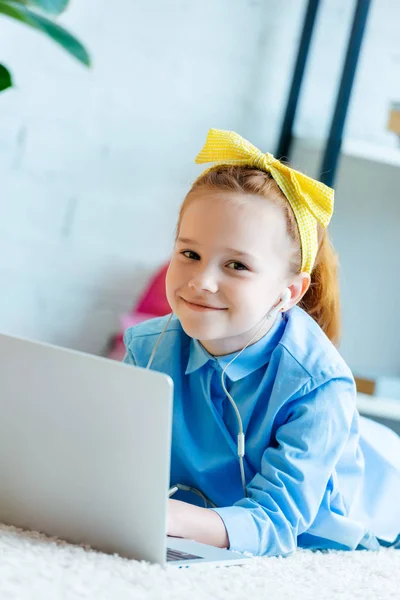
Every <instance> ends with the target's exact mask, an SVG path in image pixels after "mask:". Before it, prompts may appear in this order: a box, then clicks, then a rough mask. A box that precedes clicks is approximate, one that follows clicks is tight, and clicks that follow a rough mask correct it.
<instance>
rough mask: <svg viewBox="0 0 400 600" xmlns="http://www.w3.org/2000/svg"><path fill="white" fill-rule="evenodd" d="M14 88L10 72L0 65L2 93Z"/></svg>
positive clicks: (0, 90)
mask: <svg viewBox="0 0 400 600" xmlns="http://www.w3.org/2000/svg"><path fill="white" fill-rule="evenodd" d="M11 86H12V79H11V75H10V73H9V71H8V70H7V69H6V68H5V66H4V65H0V92H2V91H3V90H6V89H7V88H9V87H11Z"/></svg>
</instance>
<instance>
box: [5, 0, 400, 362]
mask: <svg viewBox="0 0 400 600" xmlns="http://www.w3.org/2000/svg"><path fill="white" fill-rule="evenodd" d="M305 6H306V0H301V1H300V0H282V1H281V2H273V1H272V0H234V1H232V0H202V2H191V1H190V0H169V1H168V2H161V1H160V0H156V1H155V2H151V3H145V2H139V1H137V0H120V1H119V2H118V3H117V4H115V3H114V4H112V3H110V2H106V1H105V0H75V1H74V2H73V3H72V5H71V7H70V9H69V10H68V11H67V13H66V14H65V15H63V17H62V19H61V21H62V23H63V24H65V25H66V26H67V27H68V28H70V29H71V30H72V31H73V32H75V33H76V34H77V35H78V36H79V37H80V38H81V39H82V40H83V41H85V43H86V44H87V46H88V48H89V49H90V50H91V52H92V55H93V60H94V67H93V69H92V70H91V71H86V70H85V69H84V68H83V67H81V66H80V65H79V64H77V63H76V62H74V61H73V60H72V59H71V58H70V57H69V56H67V55H66V54H65V53H64V52H63V51H62V50H60V49H59V48H58V47H56V46H55V45H54V44H53V43H52V42H50V41H48V40H47V39H45V38H44V37H42V36H40V35H39V34H38V33H36V32H33V31H31V30H29V29H28V28H26V27H24V26H23V25H19V24H16V23H13V22H12V21H10V20H7V19H6V18H2V19H0V60H1V61H2V62H4V63H5V64H7V65H8V66H9V67H10V68H11V70H12V72H13V74H14V79H15V83H16V87H15V89H13V90H10V91H8V92H6V93H4V94H2V95H0V177H1V191H0V285H1V294H0V330H2V331H8V332H11V333H15V334H19V335H26V336H29V337H34V338H37V339H41V340H46V341H50V342H53V343H57V344H62V345H68V346H71V347H75V348H80V349H84V350H88V351H90V352H100V351H101V349H102V347H103V345H104V343H105V341H106V339H107V337H108V335H109V334H110V333H111V332H113V331H114V330H115V329H116V328H117V326H118V315H119V314H120V313H121V312H122V311H124V310H126V309H127V308H128V307H129V306H130V305H131V304H132V302H133V299H134V298H135V297H136V295H137V293H138V291H139V289H140V287H141V285H142V284H143V281H144V280H145V278H146V276H147V274H148V273H149V272H150V271H151V269H153V268H154V267H155V266H156V265H157V264H159V263H160V262H162V261H163V260H165V259H166V257H167V256H168V252H169V249H170V246H171V243H172V237H173V229H174V226H175V220H176V215H177V210H178V207H179V204H180V202H181V200H182V198H183V196H184V194H185V191H186V190H187V187H188V185H189V183H190V181H191V180H192V179H193V178H194V177H195V176H196V174H197V173H198V167H195V166H194V164H193V159H194V156H195V155H196V153H197V152H198V150H199V149H200V147H201V145H202V143H203V141H204V138H205V135H206V132H207V129H208V128H209V127H212V126H213V127H220V128H226V129H230V128H231V129H235V130H237V131H239V132H241V133H242V134H243V135H245V136H248V137H249V138H250V139H251V140H252V141H253V142H254V143H255V144H258V145H260V146H261V147H262V148H264V149H265V150H267V149H269V150H272V151H273V150H274V148H275V145H276V141H277V136H278V134H279V127H280V121H281V119H282V110H283V107H284V105H285V102H286V94H287V89H288V86H289V84H290V77H291V73H292V66H293V60H294V57H295V53H296V51H297V41H298V36H299V35H300V29H301V24H302V19H303V14H304V9H305ZM352 6H353V2H350V1H349V0H325V2H323V3H322V9H321V12H320V16H319V19H318V30H317V35H316V38H315V41H314V44H313V47H312V52H313V55H312V57H311V60H310V64H309V69H308V71H307V77H306V81H305V87H304V94H303V98H302V102H301V106H300V113H299V119H298V122H297V123H296V132H297V133H298V134H299V135H305V134H306V135H307V136H309V137H314V138H321V137H323V136H324V135H325V133H326V130H327V127H328V125H329V119H330V112H331V108H332V102H333V101H334V97H335V93H336V88H337V76H338V73H339V70H340V68H341V61H342V60H343V53H344V44H345V42H346V38H347V34H348V29H349V24H350V20H351V16H352ZM399 18H400V5H399V3H398V2H397V0H376V1H375V2H373V7H372V12H371V15H370V22H369V27H368V32H367V38H366V43H365V46H364V51H363V55H362V61H361V65H360V71H359V74H358V78H357V86H356V89H355V93H354V100H353V102H352V105H351V110H350V118H349V122H348V128H347V132H348V135H349V136H350V137H354V138H357V139H363V140H366V141H371V142H375V143H378V144H384V145H387V146H394V145H395V144H396V140H395V138H394V137H393V136H392V135H391V134H389V133H387V132H386V131H385V122H386V118H387V112H388V105H389V103H390V101H392V100H396V99H397V100H398V99H399V97H400V78H399V77H398V64H399V60H400V49H399V45H398V44H397V42H396V41H395V36H396V35H397V33H396V24H397V23H398V22H399Z"/></svg>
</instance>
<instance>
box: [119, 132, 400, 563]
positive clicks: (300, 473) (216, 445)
mask: <svg viewBox="0 0 400 600" xmlns="http://www.w3.org/2000/svg"><path fill="white" fill-rule="evenodd" d="M197 162H200V163H206V162H209V163H210V162H214V163H215V164H214V165H213V166H212V167H211V168H209V169H207V170H206V171H205V172H204V173H203V174H202V175H200V177H199V178H198V179H197V180H196V181H195V183H194V184H193V186H192V188H191V190H190V191H189V193H188V195H187V196H186V198H185V200H184V202H183V205H182V207H181V211H180V216H179V221H178V226H177V236H176V242H175V247H174V253H173V256H172V259H171V263H170V266H169V269H168V273H167V279H166V289H167V297H168V301H169V303H170V305H171V308H172V310H173V314H172V315H171V316H170V317H169V318H168V317H162V318H158V319H153V320H151V321H147V322H145V323H141V324H139V325H137V326H135V327H134V328H131V329H129V330H127V332H126V334H125V343H126V348H127V354H126V358H125V361H126V362H128V363H131V364H135V365H138V366H141V367H146V366H148V365H150V363H152V368H153V369H155V370H158V371H162V372H165V373H168V374H169V375H170V376H171V377H172V379H173V381H174V416H173V431H172V454H171V479H170V482H171V486H174V489H175V490H176V489H177V488H178V489H179V493H178V495H177V497H178V498H180V499H173V498H172V499H170V500H169V507H168V534H169V535H172V536H177V537H185V538H190V539H194V540H197V541H199V542H204V543H208V544H212V545H215V546H220V547H228V548H231V549H232V550H238V551H242V552H243V551H248V552H251V553H253V554H256V555H257V554H258V555H285V554H288V553H290V552H292V551H294V550H295V548H296V547H297V546H299V547H303V548H312V549H323V548H336V549H348V550H352V549H356V548H359V549H362V548H364V549H377V548H379V542H378V539H380V540H381V541H382V544H385V545H389V544H391V543H393V542H394V541H395V539H396V537H397V535H398V534H399V533H400V508H399V507H400V502H399V499H400V464H399V459H398V457H400V438H399V437H398V436H396V434H395V433H394V432H392V431H391V430H389V429H388V428H385V427H383V426H382V425H379V424H377V423H374V422H372V421H368V420H367V419H360V417H359V414H358V412H357V409H356V402H355V399H356V393H355V386H354V380H353V377H352V374H351V372H350V369H349V368H348V366H347V365H346V364H345V362H344V361H343V359H342V358H341V356H340V355H339V353H338V351H337V350H336V348H335V346H334V343H337V342H338V337H339V299H338V282H337V273H336V257H335V254H334V252H333V249H332V247H331V245H330V242H329V239H328V235H327V233H326V231H325V228H326V227H327V225H328V223H329V220H330V218H331V215H332V211H333V190H331V189H330V188H328V187H326V186H324V185H323V184H322V183H319V182H317V181H314V180H312V179H310V178H309V177H306V176H305V175H303V174H301V173H298V172H296V171H294V170H293V169H291V168H289V167H288V166H286V165H284V164H282V163H280V162H279V161H278V160H276V159H275V158H274V157H273V156H272V155H271V154H262V153H261V152H260V151H259V150H257V149H256V148H255V147H254V146H252V145H251V144H250V143H249V142H247V141H246V140H244V139H243V138H241V137H240V136H238V135H237V134H235V133H233V132H226V131H220V130H211V131H210V132H209V135H208V139H207V142H206V145H205V147H204V148H203V150H202V152H201V153H200V154H199V156H198V157H197ZM300 306H301V308H300ZM364 430H365V431H364ZM244 435H245V441H244ZM238 459H239V460H238ZM396 460H397V464H396ZM182 489H183V490H186V491H182ZM193 491H194V492H195V493H192V492H193ZM199 496H201V497H202V498H203V499H206V500H208V502H209V504H210V505H211V506H213V507H214V508H202V507H201V506H199V504H201V500H200V498H199Z"/></svg>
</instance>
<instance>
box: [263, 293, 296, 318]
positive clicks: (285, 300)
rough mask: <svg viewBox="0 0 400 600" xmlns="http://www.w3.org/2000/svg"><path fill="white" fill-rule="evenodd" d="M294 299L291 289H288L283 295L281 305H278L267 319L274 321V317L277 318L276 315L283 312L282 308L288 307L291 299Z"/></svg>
mask: <svg viewBox="0 0 400 600" xmlns="http://www.w3.org/2000/svg"><path fill="white" fill-rule="evenodd" d="M291 297H292V292H291V291H290V290H289V288H286V289H285V291H284V292H283V294H282V297H281V299H280V301H279V304H277V305H276V306H275V307H274V308H273V309H272V310H271V311H270V312H269V313H268V315H267V319H272V317H275V315H276V314H277V313H278V312H279V311H280V310H282V308H284V307H285V306H286V304H287V303H288V302H289V300H290V298H291Z"/></svg>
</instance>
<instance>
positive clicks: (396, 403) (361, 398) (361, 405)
mask: <svg viewBox="0 0 400 600" xmlns="http://www.w3.org/2000/svg"><path fill="white" fill-rule="evenodd" d="M357 408H358V410H359V411H360V413H361V414H363V415H365V416H369V415H370V416H371V417H382V418H383V419H390V420H392V421H400V400H393V399H392V398H382V397H380V396H369V395H368V394H362V393H361V392H357Z"/></svg>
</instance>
